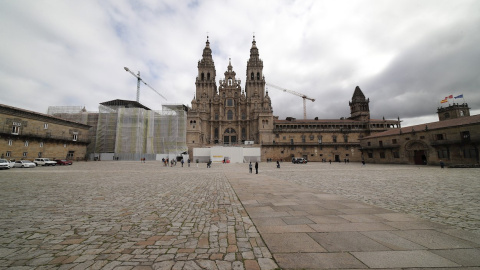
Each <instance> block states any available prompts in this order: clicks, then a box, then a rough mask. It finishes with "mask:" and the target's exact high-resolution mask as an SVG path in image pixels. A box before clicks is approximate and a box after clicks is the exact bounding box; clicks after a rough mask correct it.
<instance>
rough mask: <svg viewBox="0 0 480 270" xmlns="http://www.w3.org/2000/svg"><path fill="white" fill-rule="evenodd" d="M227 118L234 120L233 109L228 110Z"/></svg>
mask: <svg viewBox="0 0 480 270" xmlns="http://www.w3.org/2000/svg"><path fill="white" fill-rule="evenodd" d="M227 120H233V112H232V110H228V112H227Z"/></svg>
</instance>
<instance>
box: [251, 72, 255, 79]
mask: <svg viewBox="0 0 480 270" xmlns="http://www.w3.org/2000/svg"><path fill="white" fill-rule="evenodd" d="M250 79H252V80H255V75H254V74H253V72H252V74H250Z"/></svg>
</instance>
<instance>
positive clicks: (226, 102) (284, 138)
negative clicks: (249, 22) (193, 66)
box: [186, 38, 400, 161]
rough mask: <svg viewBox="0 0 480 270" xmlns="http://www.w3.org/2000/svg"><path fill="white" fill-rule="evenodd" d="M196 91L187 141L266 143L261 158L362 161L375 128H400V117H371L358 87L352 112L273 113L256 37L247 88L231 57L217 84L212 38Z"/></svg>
mask: <svg viewBox="0 0 480 270" xmlns="http://www.w3.org/2000/svg"><path fill="white" fill-rule="evenodd" d="M197 68H198V74H197V77H196V81H195V87H196V91H195V96H194V98H193V100H192V106H191V108H190V109H189V111H188V114H187V135H186V138H187V146H188V151H189V154H190V156H192V157H193V158H195V157H194V156H193V148H205V147H212V146H235V145H242V146H244V147H248V145H253V146H254V147H260V148H261V159H262V160H264V161H267V160H281V161H290V160H292V158H294V157H303V158H305V159H307V160H309V161H330V160H331V161H344V160H345V161H346V160H348V161H361V160H362V159H363V157H362V153H361V149H360V142H359V141H360V139H361V138H363V137H365V136H369V135H371V134H372V133H376V132H382V131H385V130H387V129H390V128H399V127H400V120H385V119H382V120H375V119H371V118H370V109H369V102H370V100H369V99H367V98H365V95H364V94H363V92H362V90H361V89H360V88H359V87H358V86H357V87H356V88H355V90H354V93H353V96H352V100H351V101H350V102H349V105H350V111H351V116H350V117H349V118H340V119H324V120H319V119H318V118H315V119H302V120H297V119H295V118H291V117H288V118H287V119H286V120H279V119H278V117H277V116H274V115H273V109H272V104H271V100H270V97H269V96H268V92H266V91H265V84H266V82H265V76H264V75H263V61H262V60H261V59H260V55H259V50H258V48H257V45H256V42H255V38H254V39H253V41H252V46H251V48H250V58H249V59H248V62H247V68H246V81H245V88H244V89H242V84H241V80H240V79H239V78H238V77H237V75H236V73H235V71H234V70H233V67H232V64H231V61H229V65H228V67H227V70H226V71H225V73H224V77H223V78H222V79H220V80H219V84H218V87H217V83H216V80H215V78H216V69H215V64H214V61H213V58H212V50H211V48H210V42H209V41H208V39H207V42H206V45H205V48H204V49H203V55H202V59H201V60H200V61H199V62H198V66H197Z"/></svg>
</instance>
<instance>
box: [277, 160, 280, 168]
mask: <svg viewBox="0 0 480 270" xmlns="http://www.w3.org/2000/svg"><path fill="white" fill-rule="evenodd" d="M277 168H278V169H280V162H279V161H278V160H277Z"/></svg>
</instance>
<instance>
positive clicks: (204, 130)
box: [187, 39, 273, 155]
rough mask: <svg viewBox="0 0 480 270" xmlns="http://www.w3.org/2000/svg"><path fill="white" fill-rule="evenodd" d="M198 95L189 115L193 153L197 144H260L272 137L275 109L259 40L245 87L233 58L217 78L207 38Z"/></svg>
mask: <svg viewBox="0 0 480 270" xmlns="http://www.w3.org/2000/svg"><path fill="white" fill-rule="evenodd" d="M197 67H198V75H197V78H196V81H195V87H196V90H195V96H194V98H193V100H192V107H191V109H190V110H189V111H188V118H187V144H188V145H189V154H190V155H192V149H193V148H194V147H205V146H209V145H218V144H220V145H237V144H244V143H245V142H248V141H250V142H253V143H257V144H258V143H260V142H261V141H263V140H265V138H266V137H271V131H272V128H273V111H272V106H271V101H270V97H269V96H268V93H266V92H265V77H264V76H263V61H262V60H261V59H260V55H259V52H258V48H257V46H256V42H255V39H254V40H253V41H252V47H251V49H250V58H249V60H248V63H247V72H246V73H247V76H246V82H245V89H242V85H241V80H240V79H238V78H237V76H236V72H235V71H234V70H233V67H232V63H231V61H229V65H228V67H227V71H225V73H224V78H223V79H221V80H219V85H218V88H217V84H216V81H215V77H216V69H215V64H214V62H213V59H212V50H211V49H210V42H209V41H208V39H207V42H206V46H205V48H204V49H203V56H202V59H201V60H200V61H199V62H198V66H197Z"/></svg>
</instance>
